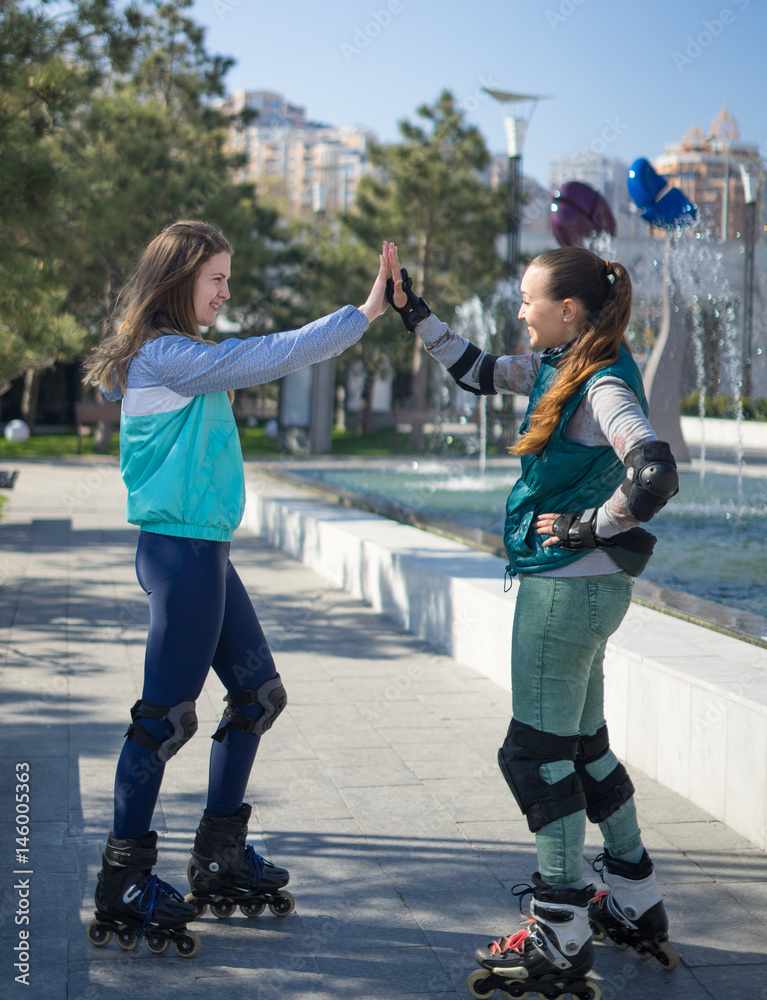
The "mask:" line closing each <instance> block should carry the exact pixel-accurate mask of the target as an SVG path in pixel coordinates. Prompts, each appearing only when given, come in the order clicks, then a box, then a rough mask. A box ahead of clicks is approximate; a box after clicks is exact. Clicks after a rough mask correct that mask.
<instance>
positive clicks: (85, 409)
mask: <svg viewBox="0 0 767 1000" xmlns="http://www.w3.org/2000/svg"><path fill="white" fill-rule="evenodd" d="M75 419H76V420H77V454H78V455H80V454H81V453H82V449H83V437H84V436H85V435H86V434H88V433H90V431H91V429H94V430H100V431H101V433H102V434H103V437H104V440H103V442H102V445H103V448H104V450H105V451H107V450H108V449H109V440H110V437H111V433H112V429H113V428H114V427H119V426H120V404H119V403H103V404H102V403H75Z"/></svg>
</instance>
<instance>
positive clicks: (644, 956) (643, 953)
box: [634, 947, 653, 962]
mask: <svg viewBox="0 0 767 1000" xmlns="http://www.w3.org/2000/svg"><path fill="white" fill-rule="evenodd" d="M634 951H635V952H636V953H637V955H639V957H640V959H641V960H642V961H643V962H649V961H650V959H651V958H652V957H653V954H652V952H651V951H649V950H648V949H647V948H641V947H639V948H635V949H634Z"/></svg>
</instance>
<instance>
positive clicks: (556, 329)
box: [519, 265, 583, 351]
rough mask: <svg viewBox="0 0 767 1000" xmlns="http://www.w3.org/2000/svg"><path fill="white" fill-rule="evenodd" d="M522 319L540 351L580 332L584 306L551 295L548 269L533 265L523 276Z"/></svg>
mask: <svg viewBox="0 0 767 1000" xmlns="http://www.w3.org/2000/svg"><path fill="white" fill-rule="evenodd" d="M521 292H522V305H521V307H520V309H519V318H520V319H523V320H524V321H525V322H526V323H527V330H528V334H529V336H530V345H531V346H532V348H533V349H534V350H536V351H545V350H546V348H547V347H559V346H560V345H561V344H568V343H569V342H570V341H571V340H574V339H575V337H576V336H577V335H578V330H579V325H580V324H579V319H580V314H581V313H582V312H583V310H582V308H581V307H580V306H579V304H578V303H577V302H576V301H575V300H574V299H563V300H562V301H556V300H554V299H550V298H549V294H548V281H547V273H546V270H545V269H544V268H542V267H535V266H533V265H531V266H530V267H528V269H527V270H526V271H525V273H524V275H523V276H522V284H521Z"/></svg>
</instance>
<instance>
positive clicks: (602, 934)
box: [589, 920, 607, 941]
mask: <svg viewBox="0 0 767 1000" xmlns="http://www.w3.org/2000/svg"><path fill="white" fill-rule="evenodd" d="M589 927H590V928H591V933H592V934H593V935H594V940H595V941H604V939H605V938H606V937H607V931H606V930H605V929H604V927H603V926H602V925H601V924H598V923H597V922H596V920H589Z"/></svg>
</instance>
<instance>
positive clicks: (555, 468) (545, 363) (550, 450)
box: [503, 347, 648, 575]
mask: <svg viewBox="0 0 767 1000" xmlns="http://www.w3.org/2000/svg"><path fill="white" fill-rule="evenodd" d="M563 356H564V351H563V352H561V353H558V354H554V355H550V356H544V357H543V359H542V363H541V368H540V371H539V372H538V377H537V378H536V380H535V385H534V386H533V391H532V392H531V393H530V402H529V404H528V407H527V413H526V414H525V419H524V421H523V422H522V426H521V427H520V429H519V431H520V434H524V433H525V431H526V430H527V428H528V426H529V424H530V418H531V416H532V413H533V410H534V409H535V407H536V405H537V403H538V401H539V400H540V398H541V396H542V395H543V394H544V393H545V392H546V390H547V389H548V388H549V387H550V386H551V384H552V383H553V381H554V379H555V378H556V375H557V365H558V363H559V362H560V361H561V359H562V358H563ZM606 375H612V376H615V377H617V378H620V379H622V380H623V381H624V382H625V383H626V384H627V385H628V386H629V388H630V389H631V390H632V391H633V392H634V393H635V395H636V397H637V399H638V400H639V404H640V406H641V407H642V410H643V411H644V414H645V416H646V415H647V412H648V406H647V399H646V397H645V393H644V387H643V385H642V376H641V374H640V372H639V369H638V368H637V366H636V363H635V362H634V359H633V358H632V357H631V354H630V353H629V351H627V350H626V348H625V347H621V349H620V354H619V355H618V359H617V361H616V362H615V363H614V364H611V365H606V366H605V367H604V368H602V369H600V371H598V372H596V373H595V374H594V375H592V376H591V378H589V379H587V380H586V381H585V382H584V383H583V385H581V386H580V387H579V388H578V390H577V392H576V393H575V394H574V395H573V396H571V397H570V399H568V401H567V403H566V404H565V406H564V407H563V409H562V415H561V418H560V421H559V424H558V425H557V427H556V429H555V430H554V433H553V434H552V435H551V437H550V438H549V440H548V441H547V442H546V444H545V445H544V447H543V449H542V450H541V451H540V452H538V454H537V455H522V475H521V476H520V478H519V479H518V480H517V482H516V483H515V484H514V488H513V489H512V491H511V493H510V494H509V499H508V500H507V502H506V525H505V527H504V532H503V541H504V544H505V546H506V553H507V555H508V557H509V566H508V571H509V572H510V573H511V574H512V575H516V574H517V573H540V572H542V571H544V570H552V569H557V568H558V567H560V566H567V565H568V564H569V563H572V562H575V560H576V559H580V558H582V557H583V556H584V555H587V554H588V552H590V551H591V550H590V549H585V550H583V549H582V550H580V551H572V550H568V549H563V548H561V546H559V545H552V546H549V547H548V548H544V547H543V542H544V540H545V538H546V537H547V536H545V535H539V534H537V533H536V532H535V530H534V529H533V527H532V525H533V522H534V521H535V520H536V518H537V517H538V515H539V514H549V513H557V514H567V513H570V512H572V511H578V512H582V511H584V510H588V509H589V508H591V507H599V506H601V505H602V504H603V503H605V502H606V501H607V500H608V499H609V498H610V497H611V496H612V494H613V493H614V492H615V490H616V489H617V488H618V486H619V485H620V484H621V483H622V482H623V480H624V479H625V478H626V469H625V466H624V465H623V463H622V462H621V460H620V459H619V458H618V456H617V455H616V454H615V452H614V451H613V450H612V448H611V447H609V445H603V446H589V445H584V444H577V443H576V442H575V441H570V440H569V439H568V438H567V437H565V430H566V428H567V422H568V420H569V419H570V417H572V415H573V414H574V413H575V411H576V409H577V407H578V404H579V403H580V401H581V400H582V399H583V397H584V396H585V395H586V393H587V392H588V391H589V389H590V388H591V386H592V385H593V384H594V383H595V382H596V381H597V379H600V378H604V377H605V376H606Z"/></svg>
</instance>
